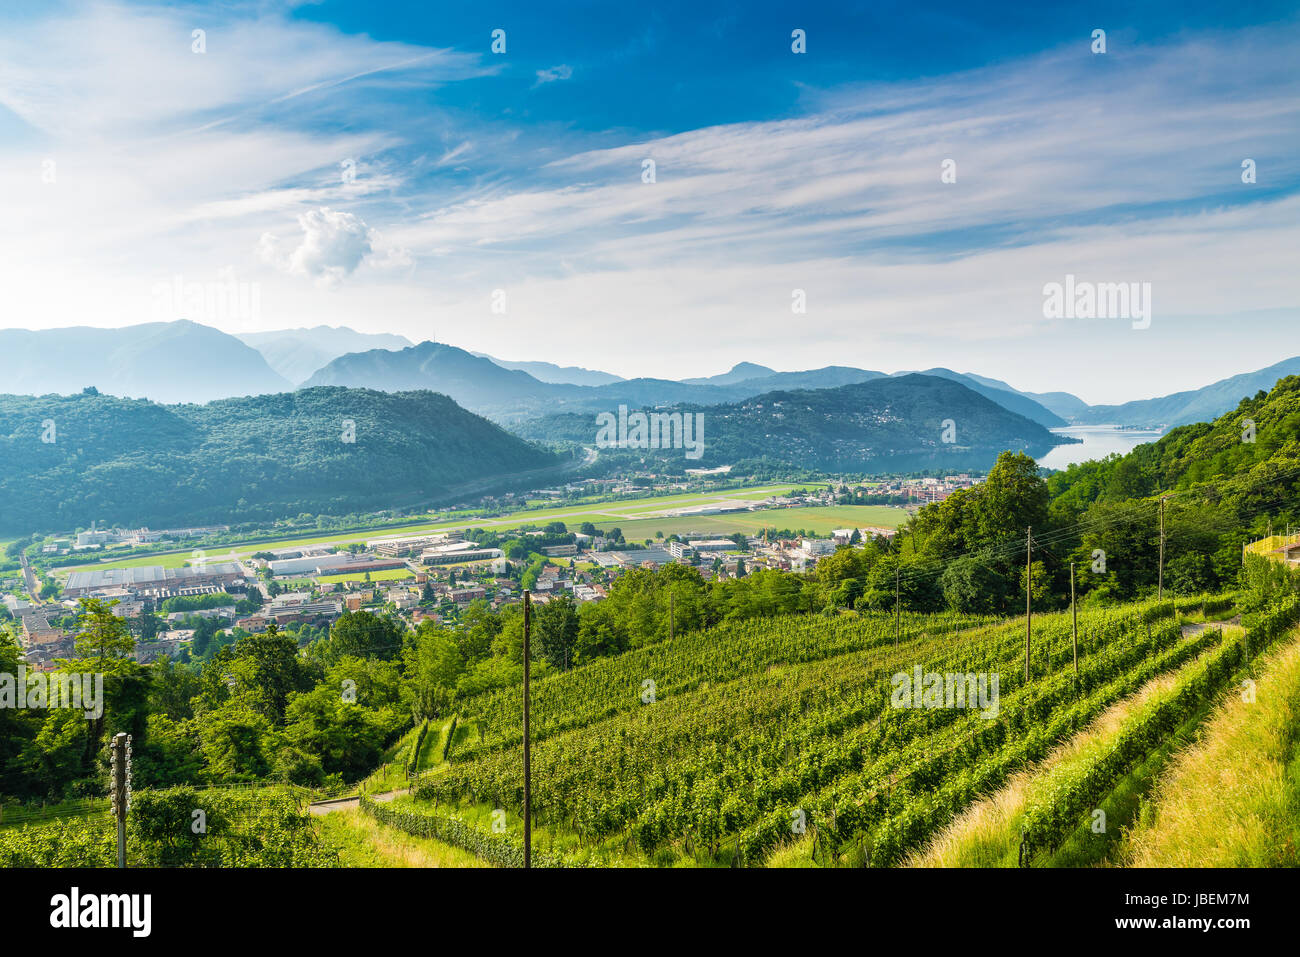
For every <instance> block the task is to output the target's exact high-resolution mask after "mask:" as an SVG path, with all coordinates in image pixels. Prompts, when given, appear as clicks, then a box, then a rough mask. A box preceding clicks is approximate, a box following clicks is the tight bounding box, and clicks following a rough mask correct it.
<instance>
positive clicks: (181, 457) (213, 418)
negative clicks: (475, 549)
mask: <svg viewBox="0 0 1300 957" xmlns="http://www.w3.org/2000/svg"><path fill="white" fill-rule="evenodd" d="M349 421H350V422H352V423H354V424H355V441H347V439H349V438H351V437H352V432H351V430H349V428H348V425H347V423H348V422H349ZM557 464H559V461H558V460H557V459H556V457H555V456H553V455H551V454H550V453H547V452H545V451H543V450H541V449H539V448H537V447H536V446H533V445H530V444H529V443H527V442H525V441H523V440H521V439H519V438H517V437H516V436H513V435H511V434H510V433H508V432H506V431H505V430H503V429H501V428H500V427H499V426H496V425H494V424H493V423H491V422H489V421H487V420H486V419H483V418H480V417H479V416H477V415H474V414H473V413H471V412H468V411H466V410H465V409H462V408H461V407H460V406H458V405H457V404H456V403H455V402H453V401H452V400H451V399H449V398H447V397H446V396H444V395H440V394H437V393H434V392H396V393H385V392H373V391H370V390H368V389H344V388H315V389H305V390H302V391H299V392H294V393H281V394H276V395H263V396H253V397H247V398H238V399H223V400H220V401H216V402H210V403H208V404H206V405H160V404H157V403H154V402H149V401H147V400H142V399H141V400H131V399H120V398H115V397H112V396H106V395H100V394H97V393H94V392H87V393H82V394H79V395H71V396H58V395H47V396H36V397H32V396H15V395H0V534H8V533H26V532H30V531H33V530H62V529H71V528H75V527H84V526H88V525H89V524H90V523H91V522H92V521H98V522H100V523H108V524H122V525H129V526H136V525H149V526H152V527H154V528H161V527H166V526H177V525H182V526H188V525H201V524H216V523H231V522H235V521H247V520H253V519H266V518H274V517H278V516H283V515H286V514H288V515H296V514H298V513H300V512H325V513H334V514H342V513H349V512H354V511H358V510H365V509H376V508H387V507H394V506H403V505H408V504H417V503H420V502H424V501H427V500H430V499H434V498H437V497H438V496H439V495H440V494H441V493H443V492H446V491H448V490H451V491H454V490H455V488H456V487H457V486H460V485H463V484H465V483H470V482H476V481H479V480H482V479H485V478H489V477H492V476H497V475H505V474H508V473H515V472H522V471H526V470H530V469H538V468H545V467H548V466H551V465H557Z"/></svg>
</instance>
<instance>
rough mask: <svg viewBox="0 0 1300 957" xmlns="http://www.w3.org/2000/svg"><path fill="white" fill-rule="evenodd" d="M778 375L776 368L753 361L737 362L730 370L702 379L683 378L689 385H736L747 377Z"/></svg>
mask: <svg viewBox="0 0 1300 957" xmlns="http://www.w3.org/2000/svg"><path fill="white" fill-rule="evenodd" d="M770 375H776V370H775V369H769V368H768V367H767V366H760V365H757V364H755V363H753V362H737V363H736V364H735V365H734V366H732V367H731V369H730V371H728V372H723V373H721V374H720V375H711V376H706V377H704V378H702V379H682V380H680V381H682V382H685V383H686V384H687V385H735V384H736V383H737V382H744V381H746V380H747V379H759V378H762V377H763V376H770Z"/></svg>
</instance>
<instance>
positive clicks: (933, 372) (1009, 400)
mask: <svg viewBox="0 0 1300 957" xmlns="http://www.w3.org/2000/svg"><path fill="white" fill-rule="evenodd" d="M912 374H913V373H910V372H895V373H894V375H895V376H904V375H912ZM919 375H928V376H936V377H938V378H941V379H951V380H952V381H953V382H960V383H961V384H962V385H964V386H966V388H968V389H970V390H971V391H973V392H978V393H979V394H980V395H982V396H984V398H986V399H991V400H993V401H994V402H996V403H997V404H998V405H1000V406H1002V407H1003V408H1004V409H1008V410H1010V411H1012V412H1015V413H1016V414H1017V415H1023V416H1024V417H1025V418H1027V419H1029V420H1030V421H1033V422H1037V423H1038V424H1039V425H1042V426H1045V427H1046V428H1049V429H1056V428H1060V427H1061V426H1065V425H1069V424H1070V423H1069V422H1067V421H1066V420H1065V419H1063V418H1062V417H1061V416H1059V415H1057V414H1056V413H1055V412H1052V411H1051V410H1050V409H1048V408H1046V407H1045V406H1043V405H1041V404H1040V403H1038V402H1035V401H1034V400H1033V399H1031V398H1029V397H1028V396H1026V395H1024V394H1023V393H1020V392H1017V391H1015V390H1014V389H1012V388H1011V387H1010V386H1008V385H1007V384H1006V383H1005V382H1002V383H998V384H997V385H989V384H988V383H993V382H997V380H996V379H985V378H983V377H982V376H972V375H965V374H963V373H961V372H953V371H952V370H951V369H943V368H935V369H926V370H924V371H923V372H920V373H919Z"/></svg>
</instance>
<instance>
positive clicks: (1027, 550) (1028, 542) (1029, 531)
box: [1025, 525, 1034, 684]
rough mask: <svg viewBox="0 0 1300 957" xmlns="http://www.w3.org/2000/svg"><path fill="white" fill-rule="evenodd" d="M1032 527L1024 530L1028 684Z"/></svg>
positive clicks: (1026, 667) (1030, 628)
mask: <svg viewBox="0 0 1300 957" xmlns="http://www.w3.org/2000/svg"><path fill="white" fill-rule="evenodd" d="M1033 543H1034V527H1033V526H1032V525H1031V526H1029V527H1028V528H1026V529H1025V683H1026V684H1028V683H1029V635H1030V633H1031V632H1032V631H1033V629H1034V606H1033V601H1032V599H1033V594H1034V565H1033V554H1034V544H1033Z"/></svg>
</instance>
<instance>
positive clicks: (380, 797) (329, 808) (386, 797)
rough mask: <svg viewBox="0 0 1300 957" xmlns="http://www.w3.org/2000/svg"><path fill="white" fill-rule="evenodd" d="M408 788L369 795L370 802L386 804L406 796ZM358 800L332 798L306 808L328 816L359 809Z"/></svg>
mask: <svg viewBox="0 0 1300 957" xmlns="http://www.w3.org/2000/svg"><path fill="white" fill-rule="evenodd" d="M409 792H410V788H400V789H398V790H396V791H384V792H383V793H382V794H372V795H370V800H372V801H374V802H375V803H376V804H386V803H388V802H389V801H391V800H392V799H393V798H395V797H397V796H398V795H399V794H407V793H409ZM360 804H361V802H360V800H359V799H358V798H355V797H348V798H334V799H333V800H330V801H314V802H312V803H311V804H309V805H308V806H307V810H308V811H310V812H311V813H312V814H329V813H331V812H333V811H344V810H347V809H349V808H356V807H359V806H360Z"/></svg>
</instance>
